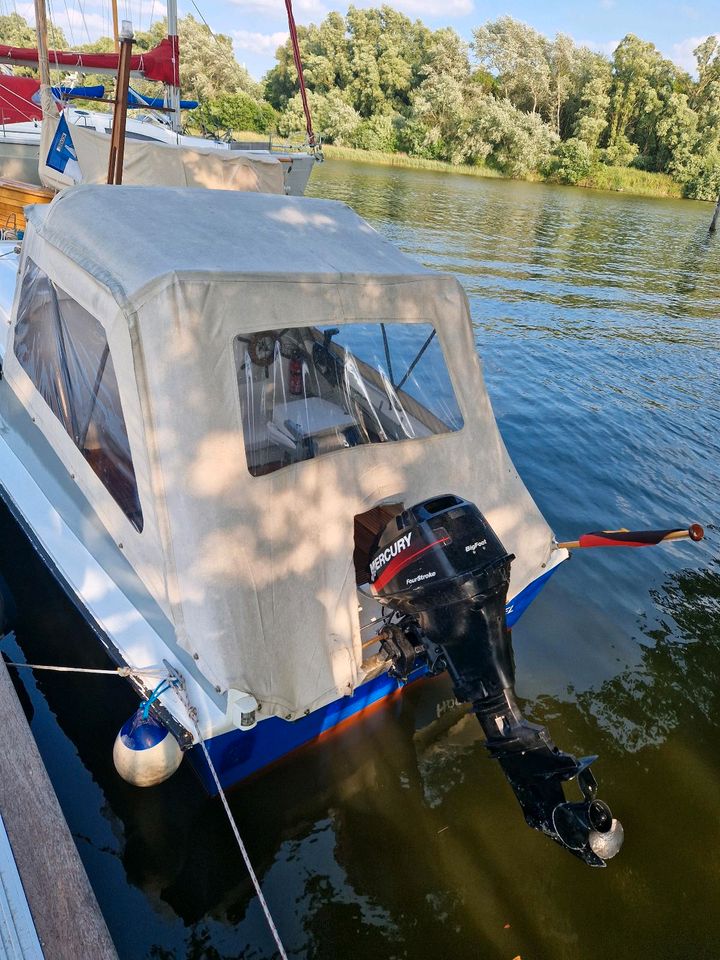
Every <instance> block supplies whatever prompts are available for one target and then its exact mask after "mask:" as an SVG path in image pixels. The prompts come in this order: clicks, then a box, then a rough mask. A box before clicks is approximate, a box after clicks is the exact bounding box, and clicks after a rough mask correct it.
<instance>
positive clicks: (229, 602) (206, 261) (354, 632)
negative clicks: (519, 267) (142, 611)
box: [4, 186, 560, 719]
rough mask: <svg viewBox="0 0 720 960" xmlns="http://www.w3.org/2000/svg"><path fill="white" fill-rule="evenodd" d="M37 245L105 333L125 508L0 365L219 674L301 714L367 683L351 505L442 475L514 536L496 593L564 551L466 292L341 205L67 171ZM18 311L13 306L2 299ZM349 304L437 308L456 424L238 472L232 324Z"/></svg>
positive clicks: (397, 317)
mask: <svg viewBox="0 0 720 960" xmlns="http://www.w3.org/2000/svg"><path fill="white" fill-rule="evenodd" d="M32 264H36V265H37V267H38V268H39V269H41V270H42V271H44V272H45V273H47V274H48V275H49V276H50V277H51V278H52V279H53V280H54V281H55V282H56V283H58V284H59V285H61V287H62V289H63V290H64V291H65V292H66V293H67V295H68V296H70V297H72V298H74V299H75V300H76V301H77V302H78V303H79V304H81V305H82V307H83V308H84V309H85V310H87V311H89V312H90V313H91V314H92V315H93V316H94V317H97V318H98V319H99V321H100V322H101V324H102V325H103V327H104V329H105V331H106V335H107V339H108V342H109V347H110V353H111V356H112V360H113V364H114V369H115V372H116V375H117V380H118V384H119V391H120V397H121V401H122V408H123V412H124V416H125V421H126V424H127V433H128V437H129V443H130V448H131V451H132V457H133V461H134V470H135V476H136V478H137V485H138V490H139V495H140V501H141V503H142V510H143V515H144V525H143V529H142V532H139V531H138V530H137V529H136V528H135V527H133V526H132V525H131V524H130V523H129V522H128V520H127V518H126V517H125V516H124V515H123V514H122V512H121V511H120V510H118V508H117V504H115V503H114V502H113V501H112V499H111V498H110V497H109V496H108V495H107V494H106V492H105V491H104V489H103V487H102V484H100V483H99V482H98V481H97V477H96V476H95V475H94V474H93V473H92V471H88V470H84V471H83V469H81V467H82V462H81V460H80V459H78V457H77V450H76V448H75V447H74V446H73V444H72V442H69V438H68V436H67V434H66V433H65V431H64V430H63V428H62V426H60V424H59V422H58V420H57V418H56V417H55V416H53V414H52V413H51V412H50V411H49V409H48V407H47V405H46V404H44V403H43V401H42V399H41V398H40V397H39V395H37V393H36V392H34V391H33V389H32V386H31V383H30V381H29V379H28V377H27V375H26V374H25V372H24V370H23V369H21V368H20V366H19V365H18V362H17V359H16V358H15V357H14V356H13V354H12V351H8V353H7V360H6V364H5V368H4V374H5V376H6V377H7V379H8V382H9V383H10V384H11V387H12V389H13V390H15V391H16V393H18V394H19V395H20V396H21V397H22V398H23V400H24V402H25V404H26V406H27V407H28V408H29V409H30V411H31V412H32V414H33V416H34V417H35V418H36V420H37V423H38V424H39V425H40V428H41V429H42V430H43V431H44V432H45V433H46V435H47V436H49V437H50V438H51V441H52V442H53V443H54V445H55V448H56V450H57V451H58V454H59V456H60V457H61V458H62V459H63V460H64V461H65V463H66V464H67V466H68V469H70V470H72V472H73V473H74V474H75V476H76V482H77V483H78V484H79V485H80V486H81V488H82V489H83V491H84V492H85V494H86V496H87V497H88V499H89V500H90V502H91V503H92V504H93V505H94V507H95V509H96V511H97V515H98V516H99V517H100V519H101V521H102V522H103V523H104V524H105V526H106V527H107V529H108V530H109V531H110V532H111V534H112V535H113V536H114V537H115V538H116V539H117V541H118V542H122V544H123V550H124V553H125V555H126V556H127V558H128V560H129V562H130V563H131V564H132V566H133V567H134V569H135V570H136V571H137V574H138V576H139V577H140V578H141V579H142V581H143V582H144V584H145V585H146V586H147V589H148V590H149V591H150V593H151V594H152V595H153V596H154V597H155V598H156V599H157V601H158V603H159V604H160V605H161V607H162V608H163V609H164V610H165V612H166V613H167V616H168V617H169V618H170V619H171V620H172V622H173V624H174V625H175V629H176V632H177V637H178V640H179V642H180V644H181V645H182V646H183V647H184V648H185V649H186V650H187V651H188V652H189V653H191V654H193V655H196V656H197V658H198V659H197V663H198V666H199V668H200V669H201V670H202V671H203V673H204V674H205V676H206V677H207V678H208V679H209V680H210V682H211V683H212V684H215V685H217V688H218V689H219V690H221V691H225V690H227V689H229V688H235V689H240V690H247V691H250V692H251V693H252V694H253V695H254V696H255V697H256V698H257V699H258V701H259V702H260V703H261V704H262V711H263V715H268V714H274V715H278V716H281V717H285V718H288V719H290V718H295V717H298V716H301V715H302V714H303V713H304V712H307V711H311V710H314V709H315V708H317V707H320V706H322V705H324V704H326V703H328V702H330V701H332V700H335V699H336V698H337V697H339V696H343V695H348V694H351V693H352V691H353V690H354V689H355V688H356V686H357V685H358V684H359V683H360V682H361V681H362V680H363V677H364V673H363V669H364V668H363V652H362V639H361V635H360V629H359V620H358V596H357V591H356V580H355V570H354V566H353V548H354V536H353V523H354V517H355V515H356V514H360V513H363V512H365V511H367V510H369V509H370V508H372V507H374V506H376V505H378V504H382V503H404V504H405V505H406V506H410V505H411V504H413V503H416V502H418V501H422V500H424V499H426V498H428V497H431V496H437V495H438V494H442V493H446V492H450V493H455V494H458V495H459V496H461V497H465V498H467V499H469V500H471V501H473V502H474V503H476V504H477V505H478V506H479V507H480V508H481V510H482V511H483V512H484V513H485V515H486V516H487V517H488V519H489V521H490V523H491V524H492V526H493V527H494V529H495V530H496V531H497V533H498V534H499V536H500V538H501V540H502V542H503V544H504V545H505V547H506V549H507V550H508V551H512V552H513V553H514V554H515V555H516V557H517V559H516V560H515V562H514V563H513V567H512V583H511V589H510V596H514V595H517V594H518V593H519V591H521V590H522V589H523V588H524V587H526V586H527V585H528V584H529V583H530V582H531V581H533V580H535V579H536V578H537V577H538V576H540V575H541V574H542V573H544V572H546V568H545V565H546V564H547V566H548V568H549V567H551V566H553V565H554V564H555V563H556V562H557V560H558V559H560V558H559V557H558V552H557V551H555V553H553V552H552V534H551V531H550V529H549V528H548V526H547V524H546V523H545V521H544V519H543V517H542V516H541V514H540V512H539V511H538V509H537V507H536V506H535V504H534V503H533V501H532V499H531V497H530V496H529V494H528V492H527V490H526V488H525V486H524V484H523V483H522V481H521V479H520V477H519V476H518V474H517V472H516V471H515V469H514V467H513V465H512V463H511V461H510V459H509V457H508V454H507V452H506V449H505V446H504V444H503V442H502V439H501V437H500V435H499V432H498V429H497V426H496V423H495V420H494V417H493V413H492V410H491V407H490V403H489V400H488V396H487V393H486V391H485V387H484V384H483V379H482V374H481V368H480V363H479V360H478V356H477V353H476V349H475V342H474V338H473V331H472V326H471V322H470V316H469V310H468V303H467V300H466V298H465V295H464V293H463V290H462V288H461V286H460V284H459V283H458V282H457V280H456V279H454V278H453V277H451V276H447V275H440V274H437V273H434V272H431V271H430V270H426V269H424V268H423V267H421V266H419V265H418V264H417V263H415V262H413V261H412V260H410V259H409V258H408V257H406V256H404V255H403V254H402V253H400V252H399V251H398V250H397V249H396V248H395V247H394V246H392V245H391V244H389V243H388V242H386V241H385V240H383V239H382V238H381V237H380V236H379V235H378V234H377V233H376V232H375V231H374V230H373V229H372V228H371V227H370V226H368V224H367V223H365V222H364V221H363V220H361V219H360V218H359V217H358V216H357V215H356V214H355V213H353V212H352V211H351V210H350V209H349V208H348V207H347V206H345V205H344V204H342V203H338V202H334V201H327V200H312V199H307V198H296V197H284V196H282V197H281V196H271V195H263V194H257V193H236V192H221V191H204V190H192V189H170V188H155V189H151V188H145V187H125V186H123V187H94V186H80V187H76V188H74V189H71V190H67V191H65V192H63V193H62V194H60V195H59V196H58V197H57V198H56V199H55V200H54V201H53V203H52V204H51V205H49V206H48V207H34V208H29V216H28V232H27V236H26V239H25V242H24V245H23V255H22V262H21V266H20V270H21V274H22V273H23V272H24V271H26V270H28V269H29V268H30V267H31V266H32ZM16 309H17V308H16ZM359 321H362V322H363V323H371V324H378V323H379V322H380V321H383V322H386V323H389V322H393V323H397V322H399V323H403V324H408V325H411V324H431V325H433V327H434V328H435V329H436V331H437V336H438V338H439V342H440V345H441V347H442V353H443V354H444V356H445V358H446V361H447V363H448V366H449V369H450V375H451V378H452V383H453V385H454V390H455V394H456V397H457V402H458V405H459V407H460V410H461V412H462V418H463V421H464V426H463V427H462V429H459V430H454V431H452V432H444V433H440V434H438V435H432V436H427V437H424V438H423V439H417V438H416V439H412V440H408V441H406V442H397V443H373V444H368V445H357V446H352V447H347V448H345V449H341V450H338V451H335V452H333V453H329V454H327V455H325V456H318V457H317V458H315V459H308V460H305V461H303V462H297V463H292V464H290V465H288V466H285V467H283V468H282V469H277V470H274V471H273V472H269V473H266V474H264V475H259V476H253V475H251V473H250V471H249V469H248V461H247V459H246V451H245V445H244V440H243V428H242V410H241V406H240V403H239V391H238V368H237V364H236V358H235V355H234V343H236V341H237V338H238V335H242V336H243V337H245V338H251V337H252V335H253V334H254V333H258V332H260V331H267V330H280V329H287V328H291V327H293V326H294V325H297V326H307V327H315V326H322V325H327V324H331V325H333V326H334V327H337V328H338V329H342V328H343V325H346V324H352V323H356V322H359Z"/></svg>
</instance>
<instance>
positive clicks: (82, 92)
mask: <svg viewBox="0 0 720 960" xmlns="http://www.w3.org/2000/svg"><path fill="white" fill-rule="evenodd" d="M50 90H51V92H52V95H53V97H55V99H56V100H66V99H67V98H68V97H74V98H75V99H79V100H82V99H85V100H101V99H102V98H103V97H104V96H105V87H102V86H98V87H50ZM31 100H32V102H33V103H37V104H40V89H39V88H38V89H37V90H36V91H35V93H34V94H33V95H32V97H31Z"/></svg>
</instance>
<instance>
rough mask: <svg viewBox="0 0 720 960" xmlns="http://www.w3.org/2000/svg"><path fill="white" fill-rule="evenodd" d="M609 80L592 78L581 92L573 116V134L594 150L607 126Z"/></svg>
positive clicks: (607, 78) (606, 78)
mask: <svg viewBox="0 0 720 960" xmlns="http://www.w3.org/2000/svg"><path fill="white" fill-rule="evenodd" d="M609 88H610V78H609V76H608V77H602V76H599V77H593V78H592V80H590V81H589V82H588V83H587V84H586V86H585V87H584V89H583V91H582V96H581V100H580V107H579V109H578V111H577V113H576V115H575V130H574V134H575V137H576V138H577V139H578V140H582V141H583V143H586V144H587V145H588V147H589V148H590V149H591V150H595V149H596V148H597V146H598V144H599V143H600V138H601V137H602V135H603V133H604V132H605V130H606V128H607V125H608V110H609V107H610V96H609V92H608V91H609Z"/></svg>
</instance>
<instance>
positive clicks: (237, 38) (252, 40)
mask: <svg viewBox="0 0 720 960" xmlns="http://www.w3.org/2000/svg"><path fill="white" fill-rule="evenodd" d="M288 36H289V34H288V32H287V30H278V31H277V33H254V32H253V31H252V30H233V32H232V37H233V46H234V47H235V49H236V50H251V51H252V52H253V53H275V51H276V50H277V48H278V47H280V46H282V45H283V43H285V41H286V40H287V38H288Z"/></svg>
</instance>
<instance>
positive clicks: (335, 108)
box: [277, 90, 362, 146]
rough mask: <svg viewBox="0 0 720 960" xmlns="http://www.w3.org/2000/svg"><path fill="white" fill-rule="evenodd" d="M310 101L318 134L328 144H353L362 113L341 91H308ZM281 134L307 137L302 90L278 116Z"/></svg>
mask: <svg viewBox="0 0 720 960" xmlns="http://www.w3.org/2000/svg"><path fill="white" fill-rule="evenodd" d="M308 103H309V106H310V112H311V113H312V117H313V125H314V127H315V133H317V134H319V135H320V136H322V137H323V139H325V140H327V141H328V142H329V143H337V144H341V145H342V144H344V145H346V146H352V143H353V139H354V137H355V134H356V132H357V130H358V127H359V126H360V122H361V119H362V118H361V117H360V115H359V113H358V112H357V111H356V110H355V109H354V108H353V107H352V106H351V105H350V104H349V103H348V102H347V101H346V100H344V99H343V96H342V94H341V93H340V92H339V91H338V90H332V91H331V92H330V93H315V92H314V91H313V90H310V91H308ZM277 127H278V133H279V134H280V135H281V136H283V137H291V136H293V135H297V134H300V135H301V136H304V133H303V131H304V130H305V113H304V111H303V104H302V99H301V97H300V94H299V93H296V94H295V96H294V97H292V98H291V99H290V101H289V102H288V105H287V107H286V108H285V110H284V111H283V113H282V114H281V115H280V117H279V118H278V124H277Z"/></svg>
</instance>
